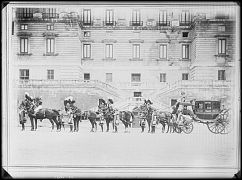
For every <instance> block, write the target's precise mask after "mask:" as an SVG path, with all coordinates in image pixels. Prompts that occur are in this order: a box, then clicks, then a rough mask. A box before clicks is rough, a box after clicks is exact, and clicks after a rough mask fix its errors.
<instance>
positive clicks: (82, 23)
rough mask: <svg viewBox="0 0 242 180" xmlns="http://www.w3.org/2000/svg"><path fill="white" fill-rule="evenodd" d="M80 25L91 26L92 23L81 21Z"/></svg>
mask: <svg viewBox="0 0 242 180" xmlns="http://www.w3.org/2000/svg"><path fill="white" fill-rule="evenodd" d="M81 25H82V26H93V21H88V22H85V21H82V22H81Z"/></svg>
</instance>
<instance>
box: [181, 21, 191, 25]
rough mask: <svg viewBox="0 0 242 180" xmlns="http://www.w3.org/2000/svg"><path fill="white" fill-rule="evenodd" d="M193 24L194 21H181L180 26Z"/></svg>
mask: <svg viewBox="0 0 242 180" xmlns="http://www.w3.org/2000/svg"><path fill="white" fill-rule="evenodd" d="M191 24H192V21H180V24H179V25H180V26H190V25H191Z"/></svg>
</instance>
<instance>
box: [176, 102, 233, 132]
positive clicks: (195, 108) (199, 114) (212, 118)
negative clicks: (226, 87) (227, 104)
mask: <svg viewBox="0 0 242 180" xmlns="http://www.w3.org/2000/svg"><path fill="white" fill-rule="evenodd" d="M220 105H221V103H220V102H219V101H196V102H195V105H193V104H191V103H186V102H184V103H180V104H179V109H178V111H181V110H182V109H184V106H187V109H188V110H190V111H191V112H192V113H193V115H192V116H191V115H189V116H184V115H181V116H180V118H183V123H182V126H180V127H179V126H175V131H176V132H178V133H180V132H181V131H183V132H185V133H187V134H189V133H191V132H192V130H193V122H197V123H201V124H206V125H207V127H208V129H209V131H211V132H212V133H214V134H227V133H228V132H229V131H230V129H229V126H230V123H229V109H223V110H221V107H220Z"/></svg>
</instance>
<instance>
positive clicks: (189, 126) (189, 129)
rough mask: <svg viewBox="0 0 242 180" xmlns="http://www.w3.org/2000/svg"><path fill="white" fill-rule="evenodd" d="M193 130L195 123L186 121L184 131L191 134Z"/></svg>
mask: <svg viewBox="0 0 242 180" xmlns="http://www.w3.org/2000/svg"><path fill="white" fill-rule="evenodd" d="M192 130H193V124H192V123H185V124H184V126H183V127H182V131H183V132H184V133H186V134H190V133H191V132H192Z"/></svg>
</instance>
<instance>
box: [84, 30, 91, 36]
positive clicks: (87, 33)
mask: <svg viewBox="0 0 242 180" xmlns="http://www.w3.org/2000/svg"><path fill="white" fill-rule="evenodd" d="M83 35H84V37H90V36H91V32H90V31H84V32H83Z"/></svg>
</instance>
